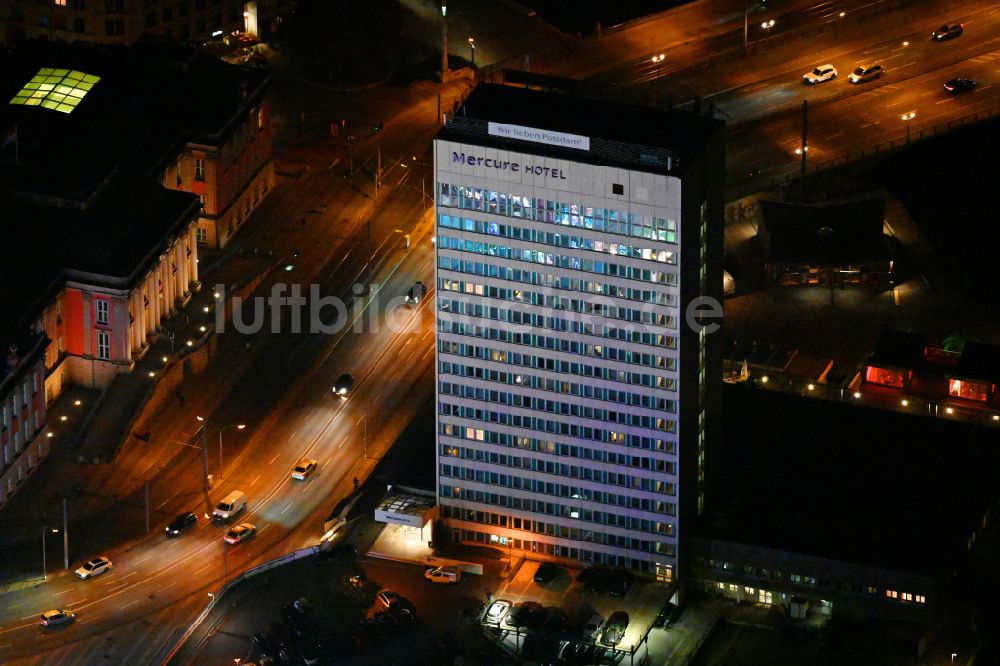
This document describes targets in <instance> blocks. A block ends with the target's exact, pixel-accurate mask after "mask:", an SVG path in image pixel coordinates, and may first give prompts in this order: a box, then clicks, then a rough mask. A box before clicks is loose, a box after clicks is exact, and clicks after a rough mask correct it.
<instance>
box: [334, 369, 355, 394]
mask: <svg viewBox="0 0 1000 666" xmlns="http://www.w3.org/2000/svg"><path fill="white" fill-rule="evenodd" d="M352 388H354V375H349V374H347V373H346V372H345V373H344V374H342V375H341V376H340V377H337V381H335V382H334V383H333V392H334V393H336V394H337V395H339V396H340V397H341V398H347V395H348V394H349V393H350V392H351V389H352Z"/></svg>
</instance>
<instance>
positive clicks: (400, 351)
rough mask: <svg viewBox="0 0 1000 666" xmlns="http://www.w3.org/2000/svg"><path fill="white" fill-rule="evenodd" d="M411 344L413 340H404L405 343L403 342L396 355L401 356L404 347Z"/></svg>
mask: <svg viewBox="0 0 1000 666" xmlns="http://www.w3.org/2000/svg"><path fill="white" fill-rule="evenodd" d="M411 342H413V338H406V342H404V343H403V346H402V347H400V348H399V351H398V352H397V354H402V353H403V350H404V349H406V346H407V345H408V344H410V343H411Z"/></svg>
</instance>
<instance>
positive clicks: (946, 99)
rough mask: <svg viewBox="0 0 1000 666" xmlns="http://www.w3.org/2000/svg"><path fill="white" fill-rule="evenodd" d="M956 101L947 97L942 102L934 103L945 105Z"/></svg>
mask: <svg viewBox="0 0 1000 666" xmlns="http://www.w3.org/2000/svg"><path fill="white" fill-rule="evenodd" d="M954 99H955V98H954V97H947V98H945V99H943V100H941V101H940V102H934V103H935V104H945V103H946V102H951V101H954Z"/></svg>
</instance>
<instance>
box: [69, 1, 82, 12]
mask: <svg viewBox="0 0 1000 666" xmlns="http://www.w3.org/2000/svg"><path fill="white" fill-rule="evenodd" d="M83 4H84V3H83V0H70V3H69V6H70V8H71V9H75V10H76V11H78V12H79V11H83Z"/></svg>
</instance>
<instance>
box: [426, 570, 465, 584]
mask: <svg viewBox="0 0 1000 666" xmlns="http://www.w3.org/2000/svg"><path fill="white" fill-rule="evenodd" d="M424 580H427V581H430V582H431V583H457V582H458V581H460V580H462V572H461V571H459V570H458V567H454V566H448V567H435V568H434V569H428V570H427V571H425V572H424Z"/></svg>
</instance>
